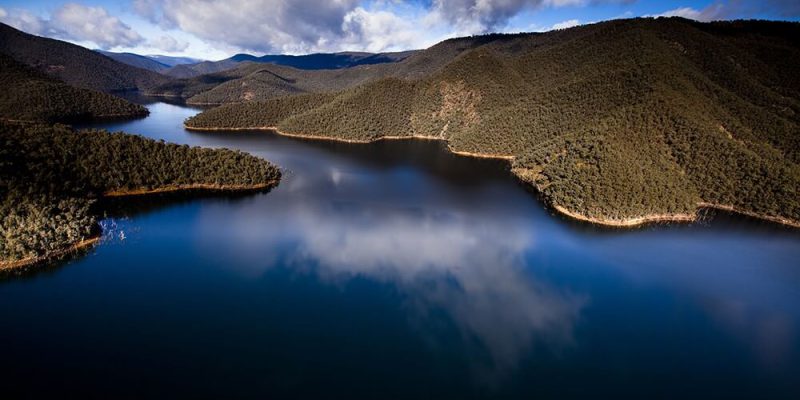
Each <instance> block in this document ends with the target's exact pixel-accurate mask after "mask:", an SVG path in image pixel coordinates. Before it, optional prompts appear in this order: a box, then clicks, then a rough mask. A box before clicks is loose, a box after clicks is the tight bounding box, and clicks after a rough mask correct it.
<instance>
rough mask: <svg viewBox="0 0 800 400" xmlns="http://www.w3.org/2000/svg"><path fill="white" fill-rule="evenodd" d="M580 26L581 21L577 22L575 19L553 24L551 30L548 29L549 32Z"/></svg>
mask: <svg viewBox="0 0 800 400" xmlns="http://www.w3.org/2000/svg"><path fill="white" fill-rule="evenodd" d="M580 24H581V21H579V20H577V19H570V20H567V21H562V22H559V23H557V24H553V26H552V28H550V29H551V30H557V29H567V28H572V27H573V26H578V25H580Z"/></svg>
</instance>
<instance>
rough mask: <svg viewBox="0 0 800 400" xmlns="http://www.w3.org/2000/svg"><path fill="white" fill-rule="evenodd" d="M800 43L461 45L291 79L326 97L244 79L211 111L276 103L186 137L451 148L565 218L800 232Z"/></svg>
mask: <svg viewBox="0 0 800 400" xmlns="http://www.w3.org/2000/svg"><path fill="white" fill-rule="evenodd" d="M797 38H800V24H797V23H787V22H762V21H734V22H715V23H699V22H693V21H689V20H685V19H680V18H669V19H634V20H616V21H609V22H603V23H598V24H594V25H588V26H581V27H576V28H572V29H567V30H561V31H554V32H549V33H545V34H522V35H492V36H488V37H476V38H467V39H457V40H452V41H447V42H443V43H441V44H439V45H437V46H434V47H432V48H431V49H429V50H425V51H421V52H418V53H416V54H415V55H414V56H412V57H409V58H408V59H407V60H405V61H403V62H401V63H397V64H392V65H381V66H372V68H374V69H372V70H368V72H358V71H359V70H358V68H351V69H348V70H344V71H343V74H342V75H340V76H348V77H349V76H351V75H353V76H355V75H359V74H360V77H361V81H359V80H358V79H352V80H350V81H347V82H346V83H343V81H342V80H337V78H334V79H333V81H332V83H330V86H328V87H327V88H325V87H324V86H325V85H324V84H319V85H317V86H315V89H310V88H306V87H301V86H300V85H302V84H305V83H306V82H309V81H314V79H318V80H320V81H324V79H323V78H320V75H315V76H314V77H312V78H303V79H301V78H300V77H295V76H292V77H290V78H288V79H289V80H290V81H292V85H293V87H297V88H301V89H302V91H304V92H333V93H328V94H325V95H324V96H322V97H319V98H317V99H314V97H315V95H313V94H311V95H308V94H307V95H304V97H302V98H299V99H298V98H293V97H284V96H285V95H286V94H289V93H286V92H287V91H285V90H276V89H274V85H272V84H264V85H261V86H257V85H254V84H252V82H255V81H258V82H262V81H261V80H256V79H255V77H252V76H250V75H245V76H244V77H243V78H237V79H236V80H231V81H228V82H226V83H223V84H222V85H219V86H218V87H216V88H214V89H210V90H208V91H207V93H209V94H206V95H205V98H206V100H220V99H221V100H224V101H226V102H234V101H242V100H247V99H246V98H243V96H242V95H241V94H236V93H237V91H236V90H237V87H241V86H249V85H252V86H250V87H252V88H254V89H255V90H253V92H252V94H250V95H248V96H247V97H249V98H250V99H253V100H261V99H272V100H269V101H266V102H258V103H250V104H247V103H245V104H241V105H236V104H233V105H226V106H223V107H219V108H216V109H212V110H209V111H206V112H204V113H202V114H200V115H198V116H196V117H194V118H192V119H189V120H188V121H187V126H189V127H198V128H209V127H241V126H277V127H278V129H279V130H281V131H283V132H285V133H296V134H307V135H308V134H310V135H317V136H328V137H332V138H339V139H347V140H374V139H378V138H380V137H383V136H412V135H419V136H434V137H440V138H442V139H444V140H447V141H448V142H449V145H450V147H451V148H453V149H454V150H457V151H463V152H471V153H477V154H491V155H504V156H512V157H514V161H513V171H514V173H515V174H516V175H517V176H519V177H520V178H521V179H523V180H524V181H526V182H528V183H530V184H533V185H535V186H536V187H537V188H539V190H540V191H541V192H542V194H543V195H544V197H545V198H546V199H547V200H548V201H549V202H550V203H551V204H552V205H554V206H557V207H559V208H561V209H563V210H565V211H567V212H570V213H573V214H576V215H579V216H582V217H585V218H589V219H594V220H598V221H604V222H607V223H624V221H627V220H631V219H635V218H638V217H642V216H662V217H664V216H669V215H685V214H687V213H689V214H691V213H694V212H695V210H696V209H697V208H698V206H699V205H701V204H713V205H722V206H731V207H734V208H735V209H737V210H740V211H743V212H749V213H754V214H758V215H760V216H763V217H768V218H773V219H784V220H786V219H791V220H793V221H795V222H796V221H799V220H800V196H798V188H800V71H799V70H798V66H799V65H800V46H798V44H799V42H798V39H797ZM283 77H284V78H287V77H286V76H283ZM237 85H238V86H237ZM337 85H340V88H336V86H337ZM221 88H224V89H225V90H224V91H223V90H221ZM217 92H224V93H217ZM262 92H264V93H262ZM210 94H214V96H213V98H212V97H211V96H210ZM194 96H195V97H198V98H203V96H204V94H203V93H200V94H199V95H197V94H194ZM209 102H211V101H209ZM287 109H292V110H294V111H293V112H291V113H290V114H291V115H288V116H287V112H286V110H287Z"/></svg>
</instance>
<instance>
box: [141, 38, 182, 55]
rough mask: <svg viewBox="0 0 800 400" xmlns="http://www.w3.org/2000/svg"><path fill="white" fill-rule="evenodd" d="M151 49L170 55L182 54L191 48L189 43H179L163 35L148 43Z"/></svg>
mask: <svg viewBox="0 0 800 400" xmlns="http://www.w3.org/2000/svg"><path fill="white" fill-rule="evenodd" d="M147 43H148V44H149V45H150V46H151V47H154V48H156V49H159V50H163V51H166V52H170V53H180V52H182V51H184V50H186V49H187V48H188V47H189V43H188V42H184V41H178V40H177V39H175V38H174V37H172V36H169V35H163V36H159V37H158V38H156V39H153V40H149V41H148V42H147Z"/></svg>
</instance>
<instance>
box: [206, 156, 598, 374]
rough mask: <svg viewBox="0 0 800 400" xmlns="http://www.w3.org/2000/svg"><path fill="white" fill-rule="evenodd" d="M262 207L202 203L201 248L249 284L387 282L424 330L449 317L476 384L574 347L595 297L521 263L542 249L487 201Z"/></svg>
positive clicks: (337, 181) (279, 201)
mask: <svg viewBox="0 0 800 400" xmlns="http://www.w3.org/2000/svg"><path fill="white" fill-rule="evenodd" d="M351 174H352V172H348V171H346V170H345V171H343V170H331V171H330V178H329V181H328V182H327V185H332V186H329V187H340V186H344V187H346V188H349V189H353V184H354V182H356V181H358V178H353V177H352V176H351ZM297 178H299V176H297V177H293V179H292V182H291V183H293V184H297V185H298V186H296V187H284V190H289V191H292V192H297V193H306V194H308V191H315V190H317V188H318V187H319V186H321V185H322V179H324V175H323V174H319V177H316V178H318V179H319V180H314V181H310V182H305V183H303V182H298V179H297ZM473 195H474V196H476V197H477V198H483V196H492V195H493V193H492V192H479V193H473ZM291 198H292V199H294V197H291ZM265 200H267V199H266V198H260V200H259V199H254V200H253V201H251V202H247V203H242V204H239V205H238V206H237V210H236V212H235V213H231V212H230V211H229V209H228V208H226V207H228V206H227V205H220V206H219V207H216V206H211V207H206V208H204V210H203V212H202V213H201V214H200V215H199V217H198V220H197V223H198V224H197V226H196V227H197V229H198V232H202V234H201V235H199V237H200V238H201V240H202V242H199V243H198V244H197V246H198V248H199V249H203V250H205V249H208V251H209V254H208V257H211V258H219V259H223V260H228V261H230V260H237V261H236V262H233V263H230V265H231V266H232V267H235V268H241V267H244V268H246V270H243V271H241V273H242V274H243V275H244V276H252V277H254V278H257V277H258V276H261V275H262V274H263V272H264V271H265V270H266V269H269V268H272V267H273V266H274V265H275V264H277V263H278V261H277V260H281V261H280V262H282V263H285V264H286V265H289V266H291V267H293V268H295V269H296V270H297V271H298V272H299V273H304V274H310V275H314V276H316V277H318V278H319V279H320V281H322V282H325V283H328V284H330V285H332V286H342V285H346V284H347V283H348V282H350V281H352V280H355V279H369V280H372V281H376V282H381V283H385V284H389V285H392V286H393V287H395V288H396V290H397V292H398V293H400V294H401V295H403V296H404V297H406V298H407V299H408V308H409V311H410V313H409V316H410V317H411V319H412V320H413V321H412V323H417V324H419V326H420V328H422V329H423V330H424V329H425V327H427V326H429V323H428V322H430V320H429V319H428V318H431V317H432V316H433V315H440V314H439V313H442V312H444V313H446V314H447V315H449V316H450V317H451V319H452V320H453V322H454V324H455V327H456V328H458V330H459V331H460V332H461V335H462V337H463V339H464V340H463V342H464V343H465V345H466V348H465V351H466V352H467V353H474V354H472V357H470V358H471V359H473V360H476V361H475V362H476V363H477V365H474V367H475V368H478V369H480V370H481V372H482V373H480V374H479V375H480V377H481V378H487V375H495V377H500V376H502V375H503V374H506V373H508V372H510V371H511V370H513V369H514V368H515V367H516V366H517V365H518V363H519V361H520V359H521V358H522V357H523V356H525V355H526V354H528V352H529V351H530V350H531V349H532V348H533V347H534V346H535V345H537V344H544V345H546V346H547V347H548V348H551V349H560V348H567V347H569V346H570V345H571V344H572V343H573V333H574V327H575V324H576V323H577V321H578V319H579V316H580V314H581V312H582V311H583V309H584V307H585V305H586V304H587V303H588V301H589V300H590V299H589V298H588V297H587V296H584V295H581V294H576V293H570V292H564V291H561V290H556V289H555V288H553V287H551V286H549V285H548V284H547V283H545V282H544V281H540V280H538V279H537V278H536V277H535V276H534V275H533V274H532V273H531V271H530V270H529V269H528V268H527V261H526V260H525V252H526V251H528V250H530V249H531V248H532V247H533V246H535V245H536V244H535V240H534V239H535V238H534V237H532V236H531V232H530V230H529V229H528V225H527V222H525V221H520V220H518V219H513V218H507V217H508V216H506V215H497V214H495V213H494V212H492V211H488V210H487V209H486V208H485V204H486V203H485V202H482V201H479V202H477V203H476V204H479V205H480V206H478V205H476V206H475V207H476V208H474V209H473V208H471V207H469V206H467V207H468V209H460V208H459V207H456V208H455V209H454V207H453V206H452V204H451V203H450V202H449V201H448V200H446V199H441V200H432V201H431V202H429V203H426V205H425V206H424V207H409V206H408V205H407V204H405V203H403V202H402V201H400V203H398V204H386V203H391V202H392V201H393V199H388V200H387V201H386V202H383V201H382V202H380V204H371V203H367V204H361V205H360V206H359V207H352V208H351V207H347V208H345V209H342V208H341V206H339V205H336V204H332V203H330V202H329V201H327V200H325V199H319V198H317V197H315V196H310V197H307V198H306V200H303V201H297V200H296V199H295V200H290V197H287V196H284V197H279V196H277V197H276V196H272V197H270V198H269V199H268V200H267V201H269V203H270V206H269V207H265V206H264V204H263V203H262V201H265ZM482 213H489V215H492V216H493V218H492V219H489V218H487V216H488V215H486V214H482ZM223 220H224V223H222V221H223ZM267 221H268V222H267ZM487 221H491V222H488V223H487ZM218 237H226V238H228V239H230V238H235V240H233V241H232V242H233V243H234V245H233V246H232V247H223V248H220V246H212V245H210V243H215V242H218V240H220V239H219V238H218ZM205 241H209V242H205ZM226 243H227V242H226ZM265 249H270V250H269V251H265ZM212 250H213V251H212ZM433 318H436V317H433ZM448 340H450V339H448ZM456 340H457V338H456ZM487 355H488V359H487V358H486V356H487ZM477 360H480V361H477Z"/></svg>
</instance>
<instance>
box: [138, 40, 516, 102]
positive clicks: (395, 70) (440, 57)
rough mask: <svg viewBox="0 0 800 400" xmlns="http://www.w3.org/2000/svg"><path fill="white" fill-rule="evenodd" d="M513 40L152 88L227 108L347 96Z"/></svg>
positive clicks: (255, 68)
mask: <svg viewBox="0 0 800 400" xmlns="http://www.w3.org/2000/svg"><path fill="white" fill-rule="evenodd" d="M508 37H511V35H501V34H494V35H486V36H479V37H469V38H460V39H450V40H446V41H444V42H442V43H439V44H437V45H435V46H433V47H431V48H429V49H427V50H425V51H415V52H411V54H410V55H409V56H408V57H406V58H404V59H403V60H402V61H399V62H394V63H381V64H366V65H357V66H354V67H350V68H342V69H329V70H303V69H297V68H292V67H288V66H282V65H275V64H270V63H255V62H252V61H245V60H246V59H247V57H244V56H239V57H238V59H240V60H243V61H240V62H236V61H227V62H229V63H231V66H232V67H231V68H228V69H225V70H223V71H221V72H215V73H209V74H204V75H200V76H197V77H193V78H186V79H178V80H174V81H171V82H168V83H165V84H163V85H160V86H156V87H154V88H151V89H150V90H148V91H147V92H148V93H150V94H153V95H162V96H168V97H180V98H184V99H187V102H188V103H190V104H222V103H231V102H241V101H259V100H268V99H272V98H275V97H280V96H285V95H287V94H302V93H321V92H330V91H337V90H343V89H346V88H349V87H353V86H356V85H359V84H362V83H365V82H368V81H370V80H374V79H379V78H384V77H389V76H393V77H399V78H404V79H418V78H420V77H423V76H426V75H428V74H431V73H432V72H434V71H436V70H437V69H439V68H441V67H442V66H444V65H445V64H447V63H449V62H450V61H452V60H453V59H455V58H456V57H458V56H459V55H460V54H462V53H464V52H466V51H468V50H471V49H473V48H475V47H477V46H482V45H485V44H487V43H491V42H492V41H496V40H502V39H506V38H508Z"/></svg>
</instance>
